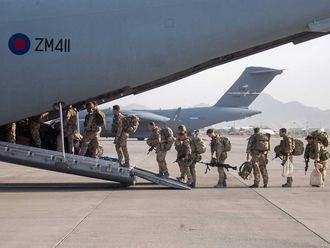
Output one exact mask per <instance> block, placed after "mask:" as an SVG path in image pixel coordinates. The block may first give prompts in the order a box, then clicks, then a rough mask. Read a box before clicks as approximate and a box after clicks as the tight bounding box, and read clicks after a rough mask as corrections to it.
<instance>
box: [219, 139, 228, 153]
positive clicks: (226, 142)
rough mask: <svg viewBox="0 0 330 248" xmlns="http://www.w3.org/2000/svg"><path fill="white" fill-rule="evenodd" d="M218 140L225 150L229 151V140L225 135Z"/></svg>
mask: <svg viewBox="0 0 330 248" xmlns="http://www.w3.org/2000/svg"><path fill="white" fill-rule="evenodd" d="M220 141H221V142H222V144H223V146H224V149H225V152H230V151H231V143H230V140H229V139H228V138H227V137H220Z"/></svg>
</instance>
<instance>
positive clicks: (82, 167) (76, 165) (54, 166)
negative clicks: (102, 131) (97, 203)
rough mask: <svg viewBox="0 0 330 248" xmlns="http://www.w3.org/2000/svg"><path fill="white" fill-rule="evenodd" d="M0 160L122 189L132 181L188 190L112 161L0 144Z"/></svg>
mask: <svg viewBox="0 0 330 248" xmlns="http://www.w3.org/2000/svg"><path fill="white" fill-rule="evenodd" d="M0 160H1V161H5V162H9V163H14V164H19V165H23V166H29V167H34V168H39V169H45V170H50V171H56V172H62V173H67V174H73V175H78V176H85V177H91V178H97V179H103V180H108V181H114V182H119V183H122V184H124V185H134V184H135V183H136V177H141V178H143V179H145V180H148V181H150V182H153V183H156V184H159V185H164V186H167V187H171V188H175V189H190V188H189V187H188V186H187V185H185V184H182V183H180V182H178V181H176V180H173V179H170V178H161V177H158V176H157V175H156V174H155V173H153V172H150V171H146V170H143V169H139V168H134V167H133V168H126V167H122V166H120V164H119V162H118V161H117V160H116V159H110V160H102V159H93V158H88V157H82V156H77V155H72V154H66V156H65V160H64V159H63V155H62V153H60V152H56V151H50V150H44V149H40V148H35V147H29V146H23V145H17V144H10V143H6V142H0Z"/></svg>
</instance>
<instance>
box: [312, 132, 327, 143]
mask: <svg viewBox="0 0 330 248" xmlns="http://www.w3.org/2000/svg"><path fill="white" fill-rule="evenodd" d="M311 136H313V137H314V138H315V139H316V140H317V141H318V142H320V143H321V144H322V145H324V147H328V146H329V143H330V140H329V139H330V138H329V134H328V133H327V132H324V131H320V130H315V131H314V132H312V133H311Z"/></svg>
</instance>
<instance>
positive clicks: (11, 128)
mask: <svg viewBox="0 0 330 248" xmlns="http://www.w3.org/2000/svg"><path fill="white" fill-rule="evenodd" d="M6 136H7V142H9V143H13V144H15V143H16V123H15V122H13V123H10V124H8V125H6Z"/></svg>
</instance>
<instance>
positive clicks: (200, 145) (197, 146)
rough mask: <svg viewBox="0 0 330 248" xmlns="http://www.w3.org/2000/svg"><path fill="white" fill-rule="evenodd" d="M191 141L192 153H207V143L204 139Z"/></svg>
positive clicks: (192, 139) (197, 138)
mask: <svg viewBox="0 0 330 248" xmlns="http://www.w3.org/2000/svg"><path fill="white" fill-rule="evenodd" d="M190 141H191V142H190V143H191V150H192V151H191V152H192V153H197V154H203V153H205V152H206V143H205V141H204V140H203V139H202V138H200V137H191V138H190Z"/></svg>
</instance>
